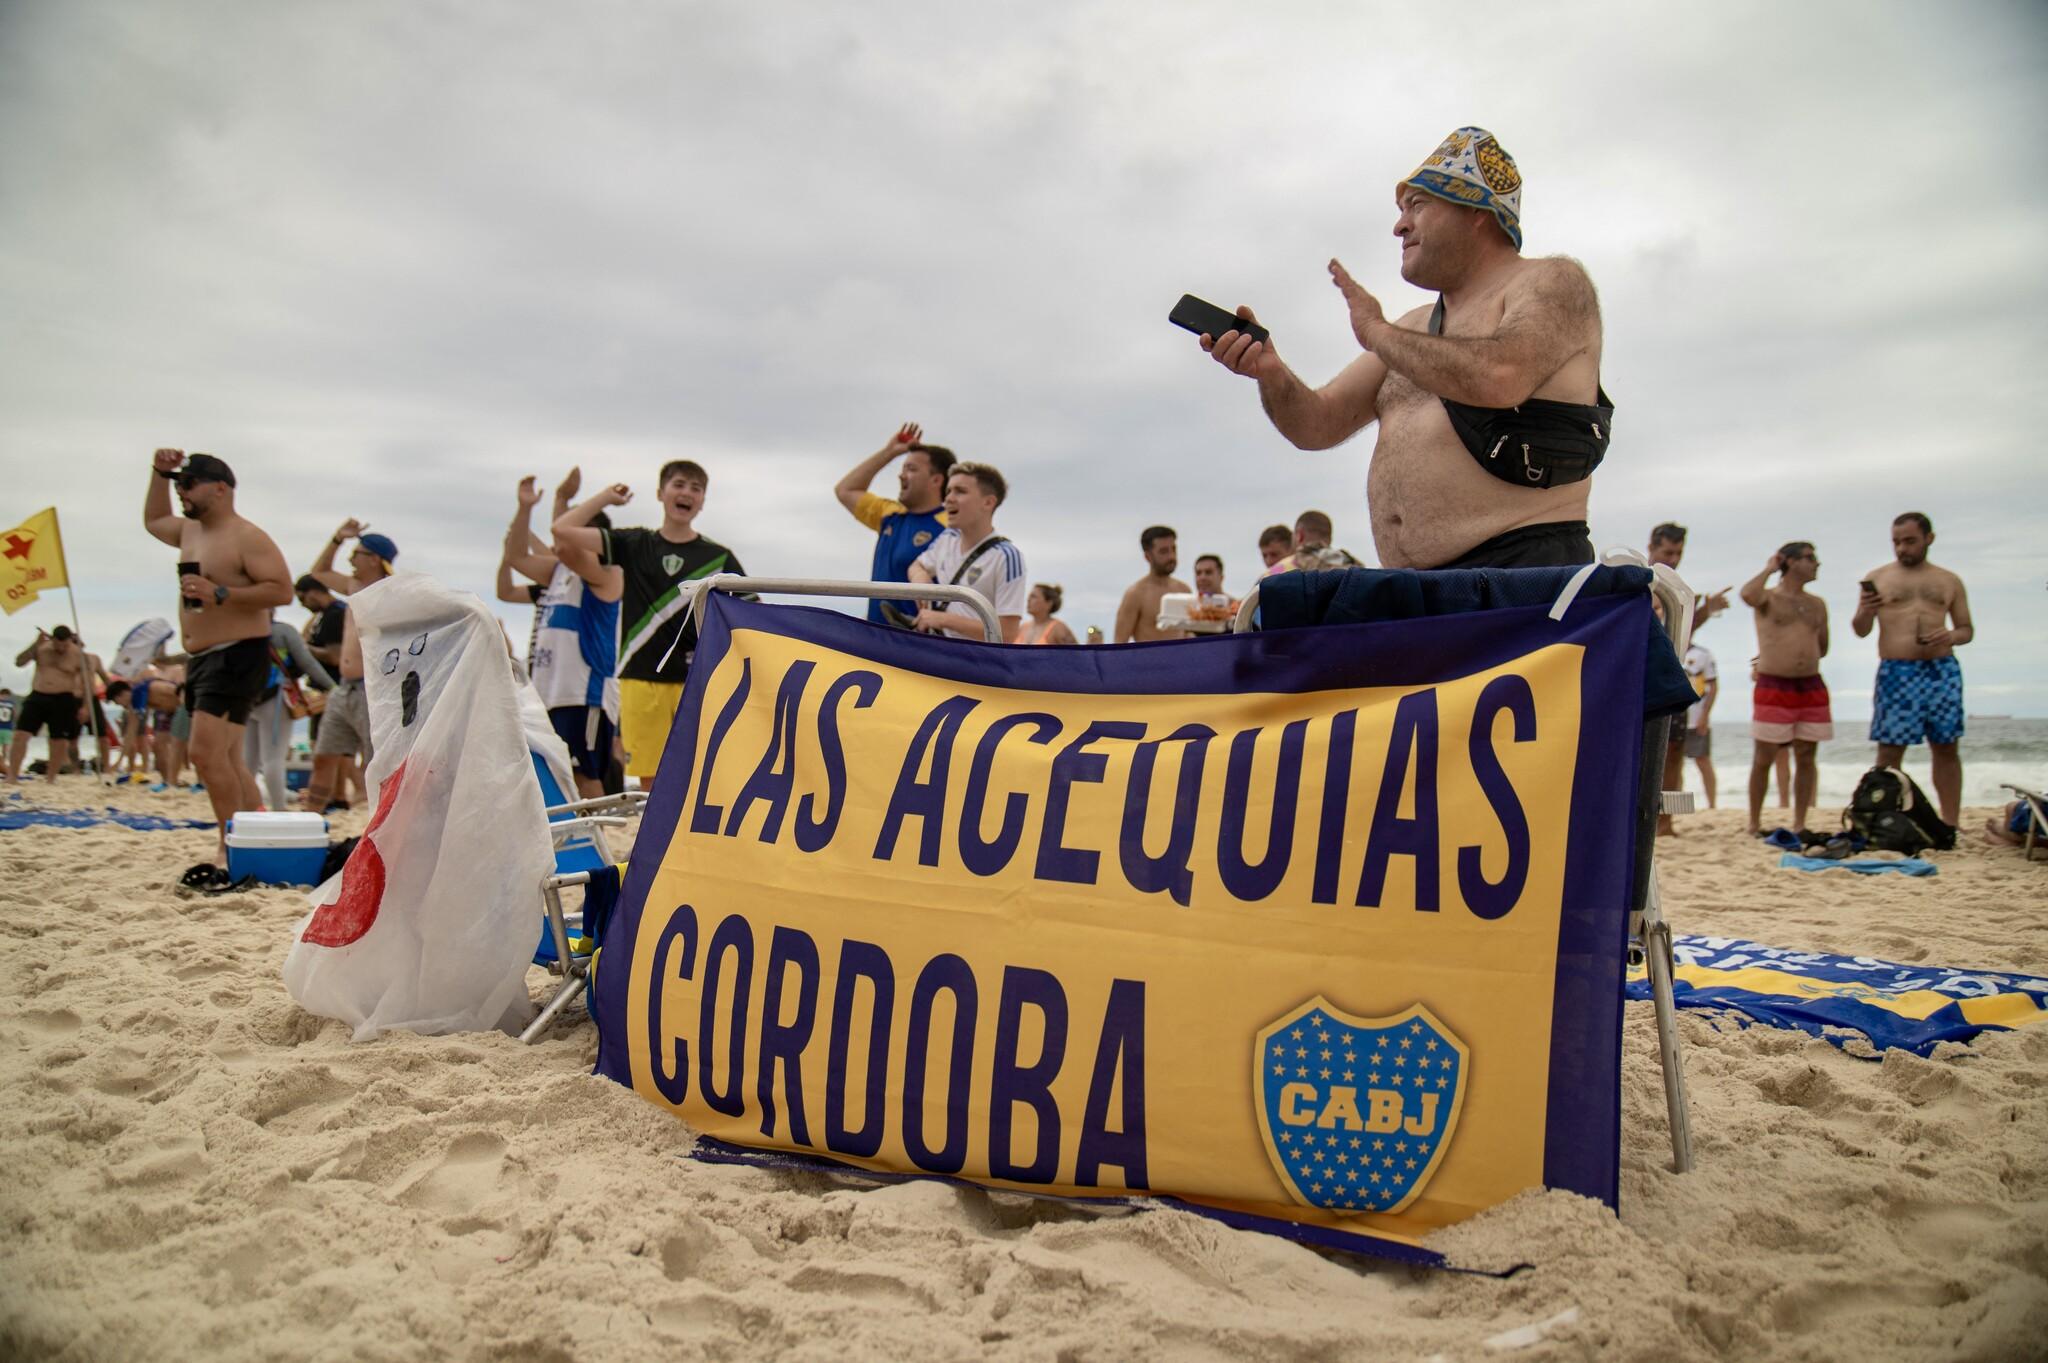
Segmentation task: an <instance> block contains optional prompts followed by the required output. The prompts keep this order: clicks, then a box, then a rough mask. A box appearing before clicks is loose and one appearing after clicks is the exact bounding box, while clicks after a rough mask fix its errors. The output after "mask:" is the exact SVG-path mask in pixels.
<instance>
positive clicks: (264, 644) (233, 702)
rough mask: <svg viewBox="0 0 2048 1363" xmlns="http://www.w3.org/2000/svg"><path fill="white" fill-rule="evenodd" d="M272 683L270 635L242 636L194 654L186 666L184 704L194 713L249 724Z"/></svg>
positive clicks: (232, 722) (233, 722) (231, 722)
mask: <svg viewBox="0 0 2048 1363" xmlns="http://www.w3.org/2000/svg"><path fill="white" fill-rule="evenodd" d="M269 684H270V636H269V635H267V634H266V635H264V636H263V637H262V638H260V639H242V640H238V641H237V642H235V643H232V644H225V645H223V646H221V647H220V648H213V649H208V650H207V651H206V652H204V653H195V654H193V655H192V661H191V662H190V663H188V664H186V666H185V704H187V705H188V706H190V707H191V709H192V713H193V714H195V715H218V716H220V717H221V718H222V719H224V720H226V721H227V722H228V723H230V724H247V723H248V722H249V712H250V711H251V710H253V709H255V708H256V702H257V701H258V700H259V699H261V698H262V696H263V688H264V687H266V686H268V685H269Z"/></svg>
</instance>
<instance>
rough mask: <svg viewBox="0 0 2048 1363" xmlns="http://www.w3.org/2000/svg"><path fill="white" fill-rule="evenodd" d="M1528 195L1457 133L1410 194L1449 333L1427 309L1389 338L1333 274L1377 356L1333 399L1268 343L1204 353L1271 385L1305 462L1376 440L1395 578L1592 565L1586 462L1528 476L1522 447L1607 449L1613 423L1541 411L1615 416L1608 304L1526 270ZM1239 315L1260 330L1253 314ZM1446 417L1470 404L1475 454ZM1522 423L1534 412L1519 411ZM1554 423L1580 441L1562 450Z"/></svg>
mask: <svg viewBox="0 0 2048 1363" xmlns="http://www.w3.org/2000/svg"><path fill="white" fill-rule="evenodd" d="M1521 187H1522V182H1521V176H1520V174H1519V172H1517V171H1516V169H1515V163H1514V161H1513V160H1512V159H1511V158H1510V157H1509V156H1508V154H1507V153H1506V152H1505V151H1504V150H1502V149H1501V146H1500V144H1499V143H1498V142H1496V141H1495V140H1494V138H1493V136H1492V134H1490V133H1488V132H1486V131H1485V130H1484V129H1481V128H1460V129H1459V130H1458V131H1457V132H1454V133H1452V134H1451V135H1450V136H1449V137H1447V138H1445V139H1444V141H1443V144H1442V145H1441V146H1439V147H1438V148H1437V149H1436V151H1435V152H1434V153H1433V154H1432V155H1431V156H1430V157H1429V159H1428V160H1427V161H1425V162H1423V164H1422V165H1421V166H1420V167H1419V168H1417V170H1416V171H1415V173H1414V174H1412V175H1410V176H1409V177H1408V178H1407V179H1406V180H1405V181H1403V182H1402V183H1400V184H1399V185H1397V186H1395V190H1394V202H1395V206H1396V207H1397V208H1398V209H1399V216H1398V217H1397V218H1396V219H1395V221H1394V235H1395V236H1396V237H1398V238H1400V241H1401V277H1402V278H1403V279H1405V280H1407V281H1408V282H1409V283H1411V284H1414V285H1417V286H1419V287H1421V288H1424V289H1431V290H1435V291H1436V292H1437V293H1438V294H1439V300H1438V303H1439V305H1440V307H1441V310H1442V312H1441V319H1440V321H1439V319H1437V318H1436V317H1435V316H1433V313H1434V311H1435V310H1434V309H1433V308H1431V307H1428V306H1425V307H1419V308H1415V309H1413V310H1411V311H1409V312H1408V313H1407V314H1405V315H1404V316H1402V317H1401V319H1400V320H1399V321H1398V322H1389V321H1388V320H1387V319H1386V317H1385V315H1384V314H1383V313H1382V311H1381V308H1380V304H1379V302H1378V300H1377V299H1375V298H1374V297H1373V296H1372V295H1371V294H1369V293H1367V292H1366V291H1365V289H1364V288H1362V287H1361V286H1360V285H1359V284H1358V283H1357V282H1356V281H1355V280H1353V279H1352V277H1351V276H1350V274H1349V273H1347V272H1346V271H1345V269H1344V267H1343V266H1342V265H1341V264H1339V263H1338V262H1337V261H1335V260H1332V261H1331V262H1330V278H1331V280H1332V282H1334V283H1335V284H1336V286H1337V288H1338V290H1339V291H1340V292H1341V293H1342V294H1343V295H1344V300H1345V303H1346V305H1347V307H1348V308H1349V310H1350V313H1351V330H1352V334H1353V335H1354V336H1355V337H1357V339H1358V343H1359V344H1360V345H1361V346H1363V347H1364V348H1365V351H1366V353H1365V354H1363V355H1360V356H1359V357H1358V358H1357V359H1355V360H1353V361H1352V362H1351V363H1350V364H1349V365H1347V366H1346V367H1345V368H1344V369H1343V370H1342V371H1341V372H1339V373H1338V375H1337V377H1336V378H1334V379H1332V380H1331V381H1330V382H1329V383H1327V384H1325V385H1324V386H1323V387H1321V388H1310V387H1309V386H1308V385H1307V384H1305V383H1303V382H1302V381H1301V379H1299V378H1298V377H1296V376H1295V374H1294V371H1293V370H1291V369H1289V368H1288V367H1287V366H1286V365H1285V364H1284V363H1282V362H1281V359H1280V356H1279V354H1278V353H1277V352H1276V351H1275V350H1274V349H1273V346H1272V344H1271V342H1270V341H1267V342H1264V343H1261V342H1258V341H1254V340H1253V339H1252V338H1251V335H1250V333H1248V332H1239V331H1227V332H1225V333H1224V334H1223V335H1221V336H1215V337H1211V336H1204V337H1203V338H1202V348H1203V349H1204V350H1207V351H1209V352H1210V353H1211V355H1212V356H1213V357H1214V358H1215V359H1216V360H1217V361H1218V362H1219V363H1221V364H1222V365H1224V366H1225V367H1226V368H1228V369H1229V370H1231V372H1233V373H1237V374H1244V375H1247V376H1249V377H1251V378H1254V379H1256V380H1258V385H1259V400H1260V401H1261V402H1262V403H1263V404H1264V405H1265V409H1266V414H1267V416H1269V417H1270V418H1271V419H1272V422H1273V425H1274V426H1275V427H1276V428H1277V429H1278V430H1279V431H1280V433H1281V434H1282V435H1284V436H1286V437H1287V438H1288V439H1289V440H1290V441H1292V442H1293V443H1294V444H1295V445H1296V446H1298V447H1300V448H1301V449H1305V450H1326V449H1329V448H1331V447H1332V446H1335V445H1339V444H1342V443H1343V442H1344V441H1346V440H1349V439H1350V438H1351V437H1352V436H1354V435H1356V434H1357V433H1358V432H1359V431H1361V430H1363V429H1364V428H1365V427H1367V426H1369V425H1371V424H1372V423H1373V422H1375V421H1377V422H1378V423H1379V428H1380V429H1379V440H1378V443H1377V444H1376V445H1375V446H1374V447H1373V454H1372V463H1371V466H1370V469H1369V471H1368V472H1367V475H1366V501H1367V503H1368V509H1369V511H1370V512H1371V515H1372V534H1373V545H1374V547H1375V548H1376V549H1377V550H1378V551H1379V560H1380V563H1381V564H1382V565H1383V566H1385V567H1388V568H1476V567H1495V568H1515V567H1529V566H1536V565H1547V564H1577V563H1591V562H1592V561H1593V541H1592V538H1591V536H1590V534H1589V533H1588V531H1587V528H1586V501H1587V494H1588V493H1589V492H1590V490H1591V488H1592V483H1591V482H1590V481H1589V474H1590V469H1589V468H1588V467H1587V460H1586V458H1584V457H1582V458H1580V459H1579V460H1578V461H1577V463H1576V464H1574V463H1573V462H1572V461H1571V460H1569V459H1567V458H1563V457H1559V456H1555V455H1554V456H1552V457H1549V458H1545V457H1544V449H1543V448H1538V449H1537V450H1536V451H1535V454H1536V458H1534V459H1528V458H1526V457H1525V456H1524V454H1523V453H1522V452H1521V446H1522V445H1524V444H1527V443H1531V441H1532V440H1533V439H1535V436H1536V432H1535V431H1533V430H1532V429H1531V427H1530V423H1533V422H1538V421H1541V422H1542V430H1543V431H1544V432H1549V433H1551V435H1552V438H1553V440H1555V439H1558V438H1563V439H1566V440H1567V441H1577V442H1580V443H1581V444H1584V442H1585V439H1586V437H1588V436H1590V437H1591V439H1592V442H1593V445H1594V446H1597V447H1598V448H1599V449H1601V450H1604V448H1605V444H1606V438H1607V432H1608V429H1609V423H1611V420H1612V418H1611V415H1606V414H1602V413H1599V412H1597V411H1595V410H1594V409H1593V408H1592V407H1589V406H1588V407H1573V408H1570V409H1560V408H1558V407H1549V406H1546V407H1541V408H1537V407H1531V406H1529V404H1531V403H1532V401H1535V400H1543V401H1545V402H1548V403H1557V404H1593V403H1595V402H1598V403H1600V405H1601V406H1603V407H1604V406H1606V405H1607V404H1606V402H1605V399H1604V397H1602V396H1601V394H1600V347H1601V328H1600V305H1599V301H1598V299H1597V298H1596V297H1595V296H1594V292H1593V282H1592V280H1590V279H1589V278H1587V276H1586V272H1585V270H1584V269H1583V268H1581V267H1580V266H1579V264H1578V263H1577V262H1575V261H1572V260H1569V259H1566V258H1565V257H1562V256H1551V257H1547V258H1544V259H1538V260H1525V259H1523V257H1522V254H1521V249H1522V227H1521V216H1520V213H1521ZM1237 315H1238V316H1239V317H1242V318H1244V319H1245V320H1247V321H1255V320H1257V319H1256V318H1254V317H1253V316H1252V312H1251V309H1249V308H1243V307H1240V308H1239V309H1238V310H1237ZM1446 400H1448V401H1451V402H1455V403H1458V404H1461V411H1462V412H1463V414H1464V415H1465V416H1466V418H1467V420H1468V422H1470V423H1472V431H1473V437H1474V438H1473V440H1472V443H1470V444H1468V443H1467V440H1466V439H1465V438H1464V437H1461V436H1460V435H1459V433H1458V431H1457V430H1455V429H1454V428H1453V427H1452V425H1451V419H1450V415H1449V412H1448V410H1447V409H1446V408H1445V406H1444V402H1445V401H1446ZM1516 407H1522V408H1524V412H1523V413H1520V414H1518V413H1514V412H1510V411H1507V410H1505V409H1509V408H1516ZM1475 409H1488V410H1475ZM1553 421H1555V422H1559V423H1565V424H1568V425H1569V431H1568V432H1566V433H1565V435H1564V436H1563V437H1558V436H1557V435H1556V433H1555V432H1552V429H1551V428H1552V422H1553ZM1559 429H1560V430H1562V429H1563V427H1562V426H1560V427H1559ZM1539 443H1540V442H1539ZM1475 446H1476V450H1475ZM1587 452H1588V453H1590V449H1589V450H1588V451H1587Z"/></svg>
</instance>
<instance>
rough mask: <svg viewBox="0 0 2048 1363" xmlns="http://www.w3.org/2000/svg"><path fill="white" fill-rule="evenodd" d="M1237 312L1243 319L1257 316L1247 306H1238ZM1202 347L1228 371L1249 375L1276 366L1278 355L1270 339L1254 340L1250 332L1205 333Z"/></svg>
mask: <svg viewBox="0 0 2048 1363" xmlns="http://www.w3.org/2000/svg"><path fill="white" fill-rule="evenodd" d="M1237 315H1238V316H1239V317H1241V318H1243V319H1244V320H1245V321H1247V322H1256V321H1258V320H1259V319H1258V318H1257V317H1255V316H1253V315H1252V310H1251V309H1250V308H1248V307H1244V306H1242V305H1240V306H1239V307H1238V309H1237ZM1202 349H1204V350H1206V351H1208V352H1209V357H1210V358H1211V359H1213V360H1215V361H1216V363H1218V364H1220V365H1222V366H1223V367H1224V368H1225V369H1228V370H1229V371H1230V372H1231V373H1233V374H1243V375H1245V376H1247V377H1249V378H1255V379H1256V378H1263V377H1265V375H1267V374H1268V373H1270V372H1272V371H1274V370H1276V369H1278V368H1279V366H1280V356H1279V354H1278V353H1277V352H1275V351H1274V349H1273V343H1272V341H1271V340H1265V341H1255V340H1253V339H1252V337H1251V333H1250V332H1245V331H1226V332H1224V333H1223V334H1222V335H1221V336H1209V335H1206V334H1205V335H1204V336H1203V337H1202Z"/></svg>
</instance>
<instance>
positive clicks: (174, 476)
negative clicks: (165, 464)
mask: <svg viewBox="0 0 2048 1363" xmlns="http://www.w3.org/2000/svg"><path fill="white" fill-rule="evenodd" d="M156 476H157V477H159V478H162V479H165V480H166V481H168V482H173V483H175V482H177V481H178V470H176V469H158V470H157V471H156Z"/></svg>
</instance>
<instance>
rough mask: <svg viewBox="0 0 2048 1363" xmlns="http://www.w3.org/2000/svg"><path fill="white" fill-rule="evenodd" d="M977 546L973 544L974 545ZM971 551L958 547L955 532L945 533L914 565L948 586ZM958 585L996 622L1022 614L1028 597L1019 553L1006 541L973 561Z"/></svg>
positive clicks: (954, 632) (969, 547)
mask: <svg viewBox="0 0 2048 1363" xmlns="http://www.w3.org/2000/svg"><path fill="white" fill-rule="evenodd" d="M991 533H993V532H991ZM980 542H981V541H979V540H977V541H975V544H979V543H980ZM972 548H973V546H972V545H963V544H961V543H960V532H959V531H958V530H946V531H943V532H942V533H941V534H940V535H939V537H938V538H937V539H935V540H933V541H932V542H931V543H930V544H928V545H926V546H925V551H924V552H923V553H921V554H919V555H918V556H917V563H918V566H920V567H922V568H923V569H924V570H925V571H926V572H928V573H930V574H931V575H932V577H933V578H934V579H936V580H937V581H938V582H940V583H951V582H952V581H953V574H954V573H955V572H957V571H958V570H959V568H960V565H961V564H962V563H963V562H965V561H966V560H967V557H968V554H969V552H970V551H971V550H972ZM959 585H960V586H962V587H968V588H972V589H973V590H974V591H975V592H977V593H979V594H980V595H981V597H982V599H983V600H985V601H987V602H988V603H989V605H991V606H993V607H994V608H995V612H996V615H997V617H998V618H1001V617H1002V616H1005V615H1022V614H1024V599H1025V598H1026V597H1028V596H1029V595H1031V584H1030V583H1029V582H1028V581H1026V580H1025V576H1024V552H1023V550H1021V549H1019V548H1018V547H1017V546H1016V545H1015V544H1012V543H1011V542H1010V541H1008V540H1005V541H1003V542H1002V543H1001V544H998V545H996V546H995V547H994V548H993V549H990V550H988V551H987V552H985V553H984V554H982V556H981V557H980V558H977V559H975V560H974V566H973V567H971V568H969V569H968V570H967V572H966V574H965V575H964V576H962V577H961V579H960V582H959ZM946 633H948V634H951V635H953V636H954V637H956V638H961V639H979V638H981V637H982V636H981V632H980V631H979V630H977V631H975V632H974V633H972V634H962V633H961V632H960V631H958V630H951V629H949V630H947V631H946Z"/></svg>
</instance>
